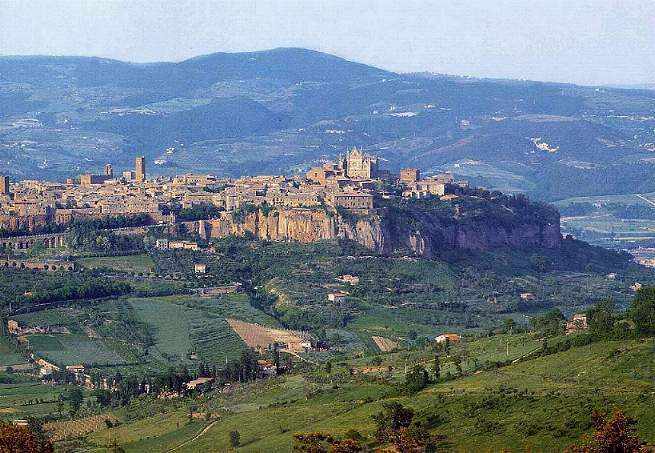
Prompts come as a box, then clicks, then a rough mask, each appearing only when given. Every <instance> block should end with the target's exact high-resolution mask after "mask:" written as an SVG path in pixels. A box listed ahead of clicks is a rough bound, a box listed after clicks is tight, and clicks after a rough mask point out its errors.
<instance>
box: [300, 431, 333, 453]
mask: <svg viewBox="0 0 655 453" xmlns="http://www.w3.org/2000/svg"><path fill="white" fill-rule="evenodd" d="M332 442H334V438H333V437H332V435H330V434H328V433H322V432H314V433H298V434H294V435H293V451H302V452H307V453H327V452H328V446H329V444H330V443H332Z"/></svg>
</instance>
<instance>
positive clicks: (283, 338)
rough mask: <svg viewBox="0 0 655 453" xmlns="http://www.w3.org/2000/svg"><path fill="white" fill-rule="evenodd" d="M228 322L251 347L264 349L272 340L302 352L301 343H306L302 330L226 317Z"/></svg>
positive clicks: (305, 336)
mask: <svg viewBox="0 0 655 453" xmlns="http://www.w3.org/2000/svg"><path fill="white" fill-rule="evenodd" d="M227 322H228V324H229V325H230V327H231V328H232V330H234V331H235V332H236V333H237V335H239V337H241V339H242V340H243V341H244V342H245V343H246V344H247V345H248V346H249V347H251V348H255V349H258V350H261V351H265V350H266V347H267V346H268V345H270V344H272V343H274V342H277V343H284V344H286V345H287V346H286V348H284V349H287V350H289V351H292V352H296V353H298V352H303V351H304V350H305V347H304V346H303V344H306V343H308V341H309V338H310V337H309V336H308V335H307V334H303V333H302V332H294V331H292V330H286V329H275V328H271V327H265V326H261V325H259V324H253V323H249V322H244V321H239V320H237V319H231V318H228V320H227Z"/></svg>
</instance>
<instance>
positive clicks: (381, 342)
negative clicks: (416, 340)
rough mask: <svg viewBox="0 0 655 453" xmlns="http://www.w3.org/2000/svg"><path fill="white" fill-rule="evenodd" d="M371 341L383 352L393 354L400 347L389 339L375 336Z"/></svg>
mask: <svg viewBox="0 0 655 453" xmlns="http://www.w3.org/2000/svg"><path fill="white" fill-rule="evenodd" d="M371 339H372V340H373V341H374V342H375V346H377V347H378V349H379V350H380V351H381V352H391V351H393V350H394V349H396V348H397V347H398V343H396V342H395V341H393V340H390V339H388V338H384V337H378V336H375V335H373V336H372V337H371Z"/></svg>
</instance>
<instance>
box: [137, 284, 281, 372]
mask: <svg viewBox="0 0 655 453" xmlns="http://www.w3.org/2000/svg"><path fill="white" fill-rule="evenodd" d="M129 303H130V306H131V307H132V308H133V310H134V313H135V315H136V318H137V321H138V322H140V323H142V324H144V325H145V326H146V328H147V330H148V332H150V334H151V336H152V338H153V345H152V347H151V348H150V349H149V350H148V355H149V356H151V357H152V359H154V360H163V361H164V362H173V363H175V362H177V363H189V361H190V360H192V358H194V357H195V359H193V360H202V361H205V362H207V363H223V362H224V361H225V359H226V357H227V358H228V359H232V358H235V357H236V356H238V355H239V354H240V352H241V351H242V350H243V349H244V348H245V347H246V345H245V343H243V341H241V339H240V338H239V336H238V335H237V334H236V333H234V331H233V330H232V329H231V328H230V326H229V325H228V323H227V321H226V318H225V317H226V316H227V315H228V314H230V315H236V316H239V315H241V316H244V317H246V318H249V317H252V318H254V319H265V320H267V321H268V322H270V321H269V320H268V319H267V318H266V316H265V315H263V313H257V312H256V310H254V309H253V308H252V307H250V305H249V304H248V302H247V297H246V296H245V295H243V294H231V295H227V296H224V297H221V298H217V299H202V298H198V297H191V296H168V297H160V298H142V299H137V298H135V299H130V301H129ZM249 315H252V316H249Z"/></svg>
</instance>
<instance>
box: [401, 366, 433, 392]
mask: <svg viewBox="0 0 655 453" xmlns="http://www.w3.org/2000/svg"><path fill="white" fill-rule="evenodd" d="M429 383H430V376H429V375H428V372H427V371H426V369H425V368H424V367H423V365H414V367H413V368H412V369H411V370H410V371H409V372H408V373H407V374H406V375H405V389H407V391H409V392H410V393H416V392H418V391H420V390H423V389H424V388H425V387H427V385H428V384H429Z"/></svg>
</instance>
